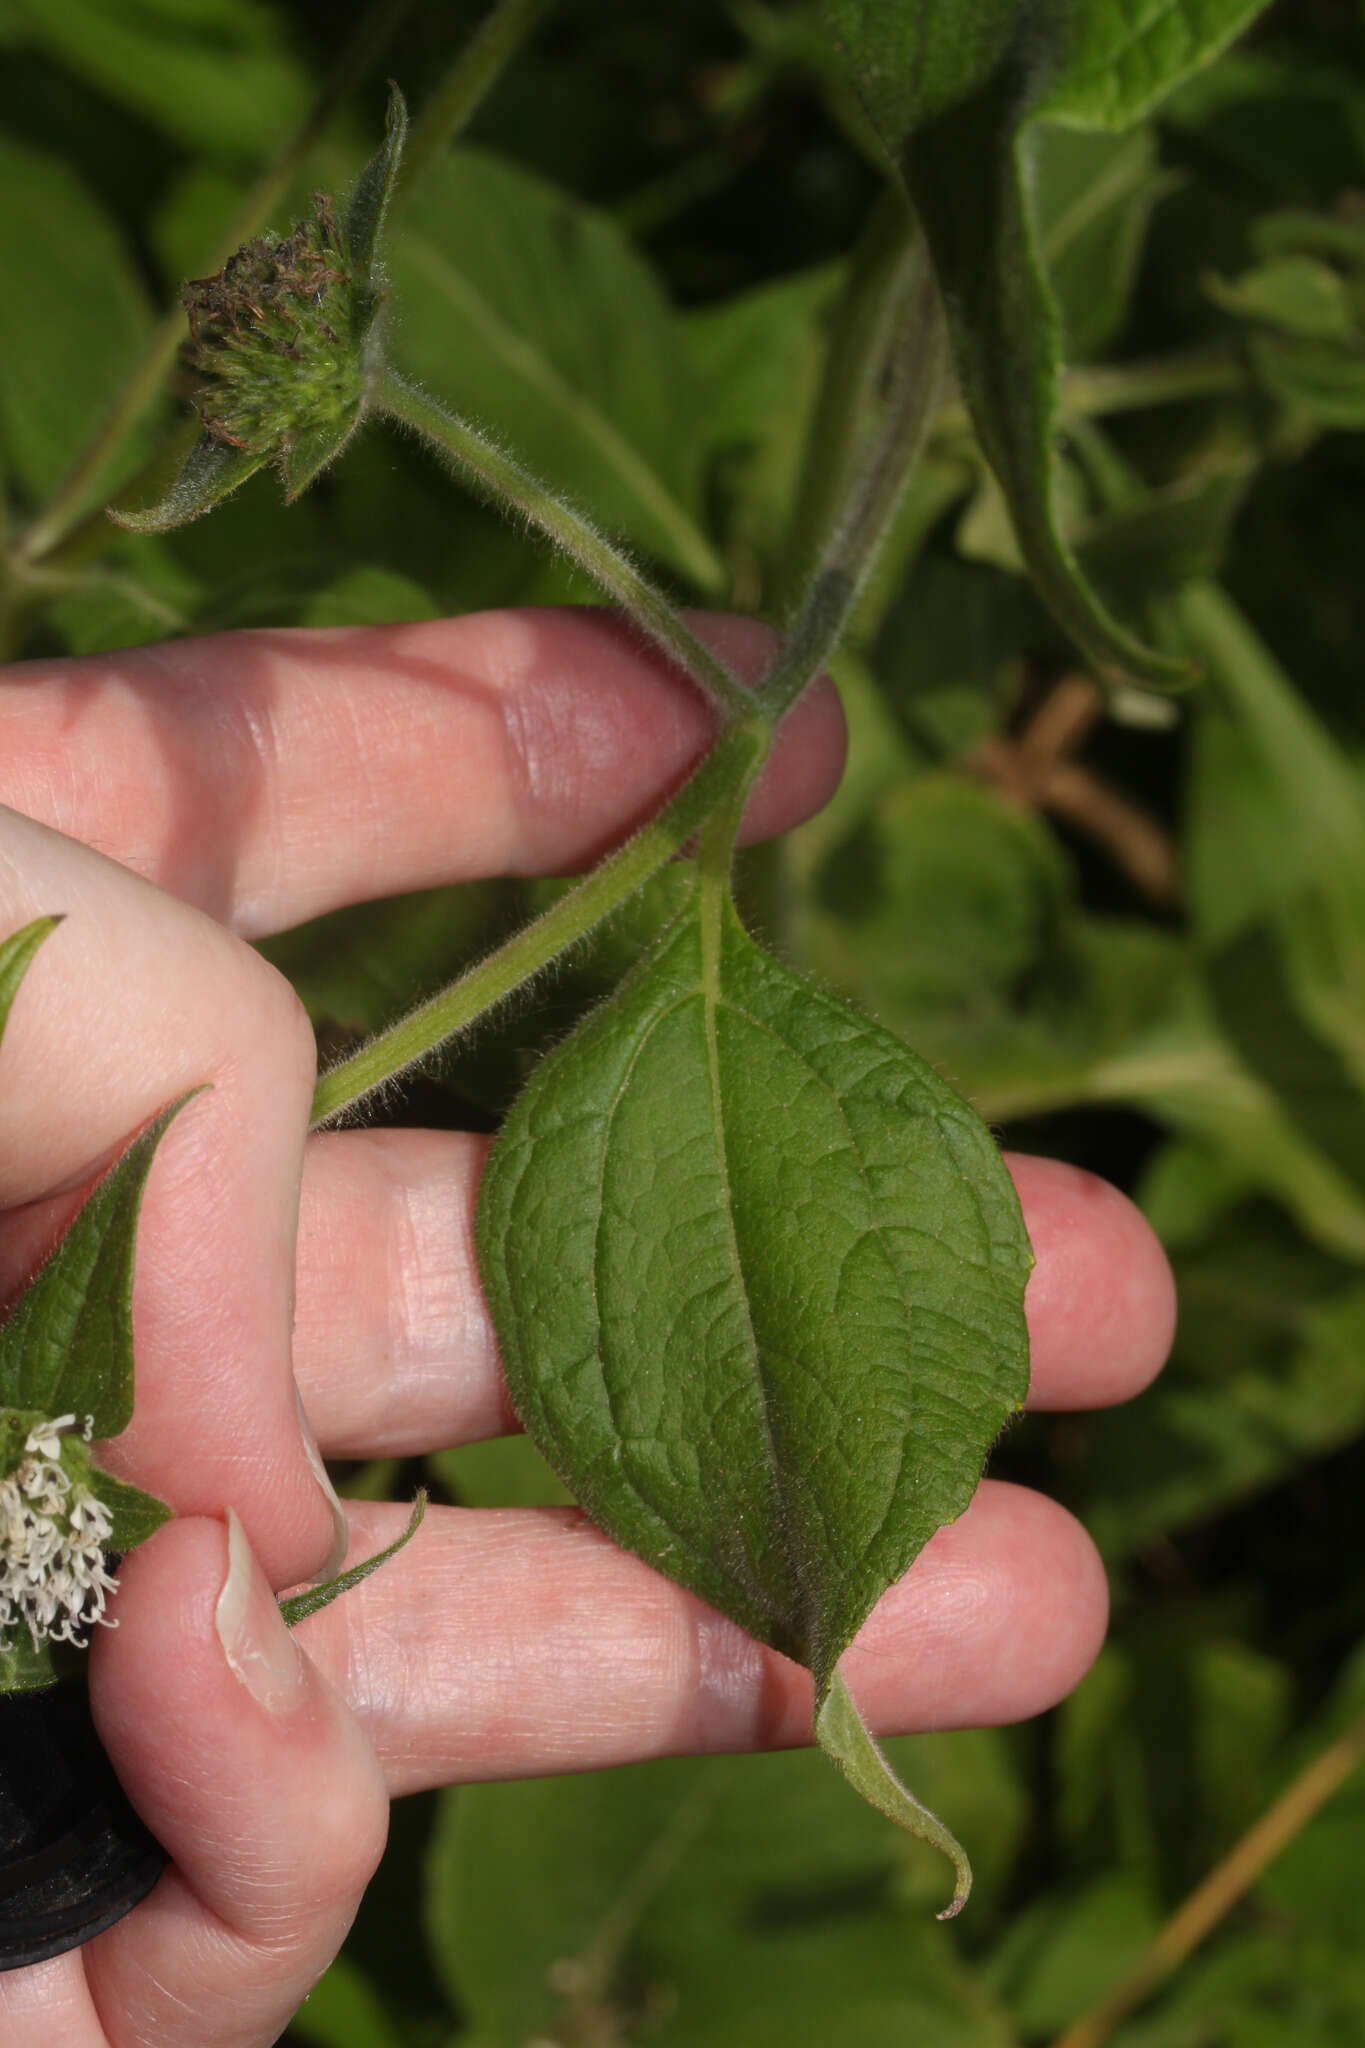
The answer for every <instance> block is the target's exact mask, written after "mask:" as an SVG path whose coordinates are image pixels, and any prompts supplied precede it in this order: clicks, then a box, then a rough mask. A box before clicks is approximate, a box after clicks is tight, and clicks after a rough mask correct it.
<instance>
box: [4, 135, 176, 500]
mask: <svg viewBox="0 0 1365 2048" xmlns="http://www.w3.org/2000/svg"><path fill="white" fill-rule="evenodd" d="M0 182H2V183H3V185H4V189H5V204H4V207H3V209H0V278H2V279H3V281H4V294H5V311H4V317H3V319H0V439H2V440H3V444H4V451H5V457H6V461H7V464H8V467H9V468H10V469H11V470H12V472H13V474H14V476H15V478H16V479H17V480H18V481H19V482H20V483H22V485H23V486H24V488H25V490H26V491H27V492H28V493H29V494H30V495H31V496H33V497H35V498H36V497H38V496H40V495H41V494H43V493H44V492H47V491H49V490H51V489H53V488H54V486H55V485H56V484H57V483H58V482H60V480H61V478H62V476H63V475H64V474H65V472H66V470H67V469H68V468H69V466H70V465H71V463H73V462H74V461H75V459H76V457H77V456H78V455H79V454H80V453H81V451H82V450H83V449H84V447H85V445H86V443H87V441H88V440H89V439H90V436H91V434H92V433H93V431H94V430H95V428H96V427H97V426H98V425H99V423H100V421H101V419H102V418H103V416H104V414H105V412H106V410H107V409H108V406H109V404H110V402H111V400H112V399H113V398H114V396H115V394H116V393H117V391H118V389H119V386H120V384H121V383H122V381H123V378H124V377H125V375H126V374H127V372H128V371H129V370H130V369H131V367H132V365H133V363H134V362H135V361H136V360H137V357H138V355H139V353H140V351H141V348H142V346H143V343H144V341H145V339H146V337H147V334H148V332H149V330H150V327H151V318H152V315H151V308H150V306H149V304H148V302H147V297H146V294H145V293H144V291H143V289H142V286H141V284H140V283H139V281H138V275H137V270H136V267H135V265H134V263H133V259H132V256H131V254H130V253H129V251H128V250H127V248H126V247H125V246H124V243H123V240H122V237H121V236H120V234H119V232H118V230H117V228H116V227H115V225H114V223H113V221H112V220H111V219H110V217H109V215H108V214H107V213H106V211H105V209H104V207H103V206H102V205H101V204H100V202H99V200H98V199H96V198H95V196H94V195H93V194H92V193H91V192H89V191H87V189H86V187H85V186H84V185H83V184H82V183H81V182H80V180H79V179H78V178H77V177H76V175H75V173H74V172H73V171H72V170H71V169H70V168H69V167H68V166H67V165H66V164H64V163H62V162H60V161H59V160H58V159H57V158H56V157H54V156H48V155H47V154H46V153H45V152H44V151H42V150H39V149H34V148H31V147H30V146H29V145H28V144H27V143H22V142H19V141H17V140H16V139H15V138H14V137H12V136H9V135H0Z"/></svg>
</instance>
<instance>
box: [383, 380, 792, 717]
mask: <svg viewBox="0 0 1365 2048" xmlns="http://www.w3.org/2000/svg"><path fill="white" fill-rule="evenodd" d="M371 404H372V406H373V408H374V410H375V411H376V412H378V413H380V414H382V415H385V416H387V417H388V418H389V419H391V420H395V421H397V422H398V424H399V425H400V426H405V427H408V428H410V429H411V431H412V432H413V433H415V434H417V435H418V436H420V438H421V439H422V440H424V441H426V442H427V443H428V444H429V445H430V446H431V447H432V448H433V449H434V450H435V451H436V452H437V453H438V454H439V455H442V456H444V457H445V458H446V460H447V461H448V463H449V465H450V467H451V468H452V469H453V470H455V471H456V472H457V474H459V475H461V476H462V477H463V478H464V479H465V480H466V481H467V482H472V483H473V484H474V485H475V487H476V488H477V489H478V490H479V491H480V492H481V494H482V495H483V496H485V497H486V498H488V499H489V500H490V502H491V503H492V504H493V505H494V506H496V507H497V508H498V509H499V510H501V511H505V510H506V509H507V507H508V506H512V507H513V508H515V510H516V511H518V512H520V513H521V514H522V516H523V518H525V519H526V520H528V521H529V522H530V524H531V525H532V526H535V527H538V528H539V529H540V531H541V532H542V533H543V534H545V535H546V537H547V538H548V539H549V540H551V541H553V543H554V544H555V546H556V547H558V548H562V549H563V551H564V553H565V554H566V555H568V556H569V557H570V558H571V559H572V560H573V561H575V562H577V563H578V566H579V567H580V568H581V569H584V570H586V571H587V573H588V575H589V576H591V577H592V579H593V581H594V582H595V583H598V584H600V585H601V587H602V589H603V590H605V591H606V593H607V595H608V596H609V597H611V598H614V599H615V601H616V603H617V604H619V605H621V606H622V607H623V608H624V609H625V610H626V611H628V612H629V613H630V615H631V616H632V618H634V619H635V621H636V622H637V624H638V625H639V626H640V627H641V629H642V631H644V632H645V633H647V634H648V635H649V637H650V639H651V640H653V641H654V643H655V645H656V646H658V647H661V648H662V649H663V651H664V653H665V654H666V655H667V656H668V658H669V660H670V661H673V662H675V663H676V664H677V666H678V667H679V668H681V669H682V670H683V671H684V673H685V674H687V675H689V676H690V677H691V678H692V680H693V682H695V683H696V684H697V685H698V686H699V687H700V688H701V689H702V690H704V691H705V692H706V695H707V696H708V697H709V698H710V699H711V701H712V702H713V703H714V704H716V705H717V706H718V707H719V708H720V710H721V711H722V712H724V714H725V716H726V717H727V718H729V719H747V718H749V717H751V716H752V714H753V710H754V699H753V696H752V695H751V693H750V692H749V691H748V690H746V689H745V688H744V686H743V685H742V684H741V683H739V682H738V681H736V679H735V677H734V676H732V675H731V673H730V671H729V669H728V668H726V666H725V664H724V663H723V662H721V661H719V660H718V659H717V658H716V656H715V655H714V654H712V652H711V650H710V648H709V647H704V646H703V645H702V643H701V641H700V640H698V638H697V636H696V634H695V633H692V632H691V631H689V629H688V628H687V627H686V626H685V625H684V624H683V622H682V620H681V619H680V618H679V617H678V614H677V613H676V612H675V611H674V609H673V607H672V605H671V604H670V603H669V602H668V599H667V598H666V597H665V596H664V594H663V592H662V591H660V590H656V589H655V587H654V585H653V584H652V583H651V582H650V581H649V580H648V578H647V577H645V576H643V575H642V574H641V573H640V571H639V570H638V569H637V568H636V567H635V564H634V563H633V562H632V561H631V560H630V559H629V557H628V556H626V555H625V554H623V553H622V552H621V550H620V549H619V548H616V547H613V545H612V543H611V542H610V541H608V540H606V539H604V538H603V536H602V535H601V534H600V533H598V532H596V531H595V529H594V528H593V527H591V526H590V525H589V524H588V522H587V520H586V519H585V518H584V517H583V515H582V513H581V512H579V511H577V510H576V509H575V508H574V507H573V506H572V505H569V504H566V503H565V501H564V500H563V499H562V498H557V497H556V496H555V494H554V493H553V491H551V490H549V489H547V487H546V486H545V485H544V484H543V483H541V481H540V480H539V478H538V477H535V476H533V475H532V474H531V472H530V471H529V470H528V469H526V468H524V467H523V465H522V464H521V463H520V462H518V461H517V460H516V458H515V456H512V455H508V454H506V453H505V452H504V451H503V450H502V449H501V448H499V447H498V446H497V444H496V443H495V442H493V441H490V440H489V439H488V438H487V437H486V436H485V435H483V434H481V433H480V432H479V431H478V429H477V428H475V427H471V426H470V425H469V424H468V422H467V421H465V420H462V419H460V418H458V417H457V416H456V415H455V414H454V413H452V412H448V411H447V410H446V408H445V407H444V406H443V405H441V404H440V403H439V402H438V401H437V400H436V399H434V398H429V397H428V396H427V394H426V393H425V392H424V391H419V390H418V388H417V386H416V385H415V384H409V383H408V382H407V380H406V378H403V377H400V376H399V375H398V373H397V371H395V370H390V369H385V370H383V371H381V372H380V375H379V377H378V379H377V380H376V386H375V390H374V393H373V395H372V399H371Z"/></svg>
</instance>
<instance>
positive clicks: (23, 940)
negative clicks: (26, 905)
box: [0, 917, 62, 1041]
mask: <svg viewBox="0 0 1365 2048" xmlns="http://www.w3.org/2000/svg"><path fill="white" fill-rule="evenodd" d="M61 921H62V920H61V918H60V917H35V918H34V920H33V922H32V924H26V925H25V926H24V927H23V929H22V930H21V931H17V932H15V933H14V934H13V935H12V936H11V937H10V938H8V939H5V940H3V941H0V1041H3V1039H4V1036H5V1026H6V1025H7V1024H8V1022H9V1013H10V1010H11V1008H12V1007H13V1004H14V998H15V997H16V996H17V995H18V993H19V984H20V982H21V981H22V980H23V978H24V976H25V975H26V974H27V973H28V970H29V968H30V966H31V965H32V963H33V956H34V954H35V953H36V952H37V950H38V948H39V946H41V945H42V943H43V940H44V939H46V938H48V937H49V936H50V935H51V934H52V933H53V932H55V931H56V929H57V926H58V925H59V924H60V923H61Z"/></svg>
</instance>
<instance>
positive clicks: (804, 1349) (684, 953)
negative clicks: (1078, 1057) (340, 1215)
mask: <svg viewBox="0 0 1365 2048" xmlns="http://www.w3.org/2000/svg"><path fill="white" fill-rule="evenodd" d="M478 1231H479V1252H480V1263H481V1268H482V1271H483V1275H484V1281H485V1285H486V1287H487V1290H488V1294H489V1299H490V1302H491V1305H492V1309H493V1314H494V1319H495V1322H496V1324H497V1328H498V1333H499V1339H500V1342H501V1345H502V1355H503V1361H504V1365H505V1368H506V1371H507V1378H508V1384H509V1387H510V1389H511V1392H512V1397H513V1400H514V1402H515V1405H516V1408H517V1411H518V1413H519V1415H520V1416H521V1419H522V1421H523V1423H524V1424H525V1426H526V1428H527V1430H528V1432H529V1434H530V1435H531V1437H532V1438H533V1440H534V1441H535V1442H536V1444H537V1445H538V1446H539V1448H540V1449H541V1451H542V1452H543V1453H544V1455H545V1456H546V1458H547V1459H548V1460H549V1462H550V1463H551V1464H552V1465H553V1466H554V1468H555V1469H556V1470H557V1471H558V1472H559V1474H560V1475H561V1477H562V1478H563V1479H564V1480H565V1482H566V1483H567V1484H568V1485H569V1486H570V1487H571V1489H572V1490H573V1492H574V1493H575V1494H576V1496H577V1497H578V1499H579V1500H580V1501H581V1502H582V1503H583V1505H584V1506H585V1507H586V1508H587V1510H588V1511H589V1513H591V1514H592V1515H593V1517H594V1518H595V1519H596V1520H597V1521H598V1522H599V1523H601V1525H602V1526H603V1527H604V1528H605V1529H607V1530H608V1531H609V1532H610V1534H611V1535H612V1536H614V1537H615V1538H616V1540H617V1541H618V1542H620V1543H621V1544H623V1545H624V1546H625V1547H626V1548H627V1549H629V1550H632V1551H635V1552H636V1553H637V1554H639V1555H640V1556H642V1557H644V1558H646V1559H648V1561H649V1562H650V1563H651V1564H653V1565H655V1566H657V1567H658V1569H659V1570H661V1571H663V1572H665V1573H667V1574H668V1576H669V1577H671V1578H673V1579H675V1580H677V1581H678V1582H679V1583H680V1584H681V1585H684V1586H687V1587H689V1588H690V1589H691V1590H692V1591H694V1592H696V1593H698V1594H700V1595H701V1596H702V1597H703V1598H704V1599H706V1600H708V1601H709V1602H711V1603H712V1604H713V1605H714V1606H716V1607H718V1608H720V1609H721V1610H722V1611H723V1612H724V1613H726V1614H728V1615H730V1616H731V1617H732V1618H733V1619H734V1620H735V1621H738V1622H739V1623H741V1624H742V1626H743V1627H744V1628H746V1629H747V1630H748V1631H749V1632H750V1634H752V1635H754V1636H756V1637H757V1638H758V1639H759V1640H760V1641H762V1642H765V1643H769V1644H772V1645H773V1646H774V1647H775V1648H777V1649H779V1650H782V1651H784V1652H786V1653H787V1654H788V1655H791V1656H793V1657H796V1658H798V1659H800V1660H801V1661H802V1662H803V1663H806V1664H808V1665H810V1666H811V1668H812V1670H813V1671H814V1673H815V1677H816V1683H817V1693H818V1697H819V1699H820V1700H823V1697H824V1695H825V1693H826V1692H827V1690H828V1688H829V1685H830V1682H831V1680H832V1676H833V1672H834V1666H835V1664H836V1662H837V1660H838V1658H839V1656H840V1655H841V1654H842V1652H843V1650H844V1649H845V1648H846V1647H847V1645H848V1643H849V1642H850V1640H851V1639H852V1637H853V1635H854V1634H855V1632H856V1631H857V1629H858V1627H859V1626H860V1624H861V1623H862V1621H863V1620H864V1619H865V1617H866V1615H867V1614H868V1612H869V1610H870V1609H871V1607H872V1605H873V1604H874V1602H875V1601H876V1599H877V1598H878V1596H879V1595H880V1594H881V1593H882V1592H883V1590H884V1589H885V1588H886V1587H887V1586H888V1585H889V1584H891V1583H892V1582H893V1581H894V1580H895V1579H897V1578H899V1577H900V1575H901V1574H902V1573H903V1572H904V1571H905V1570H906V1568H907V1566H908V1565H909V1564H910V1562H911V1560H912V1559H913V1558H914V1557H915V1556H916V1554H917V1553H918V1551H919V1550H920V1549H921V1548H922V1546H923V1545H924V1543H925V1542H927V1540H928V1538H929V1537H930V1536H931V1535H932V1534H933V1532H934V1531H935V1530H936V1529H938V1528H940V1527H941V1526H942V1525H943V1524H944V1523H945V1522H949V1521H951V1520H953V1519H954V1517H955V1516H957V1515H958V1514H960V1513H961V1512H962V1510H963V1508H964V1507H965V1506H966V1505H967V1502H968V1501H969V1500H970V1498H971V1496H972V1493H973V1491H974V1489H975V1487H976V1484H977V1481H978V1479H979V1477H980V1473H981V1467H982V1463H983V1461H984V1459H985V1456H986V1453H987V1451H988V1450H989V1448H990V1445H991V1443H992V1442H993V1440H994V1439H995V1437H996V1436H997V1434H998V1433H999V1431H1000V1429H1001V1427H1002V1425H1003V1424H1004V1422H1005V1421H1006V1419H1007V1418H1008V1417H1009V1416H1010V1415H1011V1414H1013V1413H1014V1412H1015V1411H1016V1410H1017V1409H1018V1408H1019V1407H1020V1406H1021V1404H1022V1402H1023V1398H1024V1394H1025V1390H1026V1386H1027V1339H1026V1334H1025V1328H1024V1320H1023V1306H1022V1304H1023V1291H1024V1285H1025V1282H1026V1280H1027V1277H1028V1272H1029V1268H1030V1265H1031V1262H1032V1261H1031V1253H1030V1251H1029V1248H1028V1243H1027V1239H1026V1237H1025V1234H1024V1230H1023V1225H1022V1221H1021V1218H1020V1214H1019V1208H1018V1203H1017V1200H1016V1197H1015V1194H1014V1189H1013V1185H1012V1183H1011V1181H1010V1179H1009V1176H1008V1174H1007V1173H1006V1171H1005V1168H1004V1166H1003V1163H1002V1162H1001V1159H1000V1156H999V1153H998V1151H997V1149H996V1146H995V1144H994V1142H993V1140H992V1139H991V1137H990V1134H989V1132H988V1131H987V1130H986V1129H985V1127H984V1125H983V1124H982V1123H981V1122H980V1120H979V1119H978V1118H977V1117H976V1115H975V1114H974V1112H973V1111H972V1110H971V1109H969V1108H968V1106H967V1105H966V1104H965V1103H964V1102H962V1101H961V1099H960V1098H959V1097H958V1096H956V1095H955V1094H954V1093H953V1091H952V1090H951V1089H950V1088H949V1087H948V1086H947V1085H946V1084H945V1083H944V1082H943V1081H942V1080H940V1078H939V1077H938V1076H937V1075H936V1074H935V1073H934V1072H933V1071H932V1069H930V1068H929V1067H927V1066H926V1065H925V1064H924V1062H923V1061H921V1060H919V1059H917V1058H916V1057H915V1055H914V1054H912V1053H910V1052H908V1051H907V1050H906V1048H905V1047H904V1046H903V1045H901V1044H900V1043H899V1042H898V1041H897V1040H896V1039H894V1038H892V1037H891V1036H890V1034H889V1033H887V1032H885V1031H883V1030H882V1029H881V1028H880V1027H879V1026H878V1025H876V1024H874V1023H872V1022H871V1021H870V1020H868V1019H867V1018H865V1017H862V1016H860V1015H859V1014H858V1013H857V1012H855V1011H853V1010H852V1009H850V1008H848V1007H847V1006H846V1005H845V1004H844V1003H842V1002H840V1001H838V1000H836V999H834V998H832V997H830V996H827V995H824V994H821V993H819V992H817V991H815V990H813V989H811V988H809V987H807V986H806V985H805V984H804V983H803V982H801V981H799V980H798V979H796V977H794V976H793V975H791V974H788V973H787V972H786V971H785V970H784V969H783V968H781V967H779V966H778V965H777V964H776V963H775V962H774V961H772V960H771V959H769V958H768V957H767V956H766V955H765V954H763V953H762V952H760V950H759V949H758V948H757V947H756V946H755V945H754V944H753V943H752V941H751V940H750V939H749V938H748V937H747V935H746V934H745V933H744V931H743V929H742V928H741V926H740V924H739V921H738V919H737V917H736V916H735V914H734V912H733V909H731V908H728V907H727V909H726V911H725V914H724V917H723V920H722V921H721V924H720V928H719V931H718V934H717V939H716V943H715V944H711V943H709V942H708V938H707V933H706V928H705V923H704V920H703V917H702V915H701V914H700V912H699V911H698V910H697V909H696V908H695V907H694V908H693V909H691V910H689V911H687V912H685V913H684V915H683V917H682V918H681V919H680V921H679V922H678V924H677V925H676V926H675V927H674V928H673V929H672V931H671V932H670V934H669V935H667V936H666V938H665V939H664V941H663V942H662V944H661V946H660V948H659V949H658V950H657V951H656V952H655V954H654V955H653V956H652V957H651V958H650V959H648V960H647V961H646V963H645V964H644V965H643V967H642V968H641V969H640V970H639V971H638V972H637V973H636V974H635V975H634V976H633V977H632V978H631V979H630V980H629V981H628V982H627V983H626V985H625V987H624V988H623V990H622V991H621V994H620V996H619V997H618V999H617V1001H616V1002H615V1003H614V1004H613V1005H612V1006H611V1008H610V1009H608V1010H606V1011H604V1012H602V1013H600V1014H599V1015H597V1016H596V1017H594V1018H592V1019H590V1020H589V1022H588V1023H587V1025H586V1026H585V1027H583V1028H582V1029H581V1030H580V1031H579V1033H578V1034H577V1035H576V1036H575V1037H574V1038H573V1039H572V1040H570V1041H569V1042H568V1043H567V1044H566V1045H565V1046H564V1047H563V1048H562V1049H561V1050H560V1051H559V1052H558V1053H557V1054H555V1055H552V1056H551V1057H550V1058H549V1059H548V1060H546V1061H545V1062H544V1063H543V1065H542V1066H541V1068H540V1069H539V1070H538V1072H537V1074H536V1076H535V1077H534V1079H533V1080H532V1082H531V1084H530V1086H529V1087H528V1089H527V1090H526V1092H525V1094H524V1095H523V1096H522V1097H521V1099H520V1101H519V1102H518V1103H517V1105H516V1106H515V1108H514V1109H513V1111H512V1114H511V1116H510V1117H509V1119H508V1121H507V1123H506V1124H505V1126H504V1128H503V1131H502V1134H501V1136H500V1137H499V1140H498V1143H497V1145H496V1147H495V1149H494V1152H493V1156H492V1159H491V1161H490V1164H489V1167H488V1170H487V1172H486V1174H485V1177H484V1182H483V1189H482V1193H481V1197H480V1206H479V1223H478Z"/></svg>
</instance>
